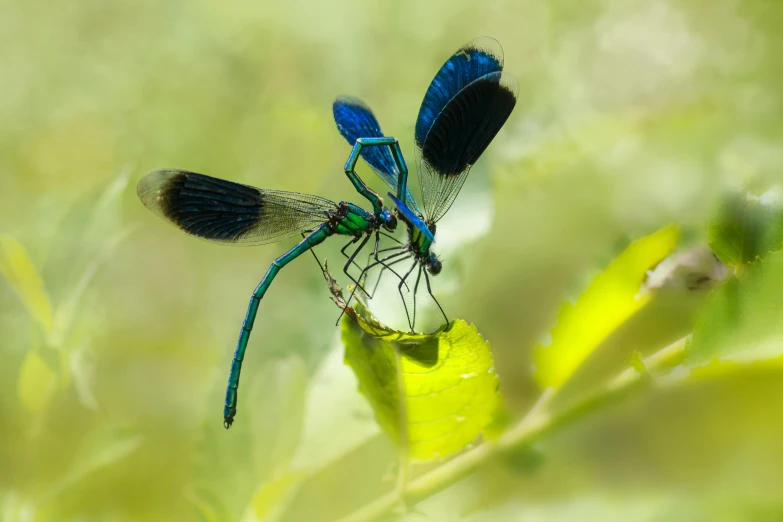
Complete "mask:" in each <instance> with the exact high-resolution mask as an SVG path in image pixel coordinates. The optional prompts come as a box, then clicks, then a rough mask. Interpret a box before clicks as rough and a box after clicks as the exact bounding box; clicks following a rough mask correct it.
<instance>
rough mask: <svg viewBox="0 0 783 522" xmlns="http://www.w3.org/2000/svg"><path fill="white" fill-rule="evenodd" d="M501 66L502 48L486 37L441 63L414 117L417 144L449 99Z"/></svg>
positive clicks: (466, 46) (464, 47)
mask: <svg viewBox="0 0 783 522" xmlns="http://www.w3.org/2000/svg"><path fill="white" fill-rule="evenodd" d="M502 70H503V48H502V47H501V46H500V44H499V43H498V41H497V40H495V39H493V38H489V37H482V38H476V39H475V40H472V41H470V42H468V43H467V44H465V45H463V46H462V47H461V48H460V49H459V50H458V51H457V52H456V53H454V55H452V57H451V58H449V59H448V60H447V61H446V63H444V64H443V66H441V68H440V70H438V72H437V74H436V75H435V77H434V78H433V79H432V82H431V83H430V86H429V88H428V89H427V92H426V94H425V95H424V99H423V100H422V102H421V107H420V108H419V116H418V118H417V120H416V132H415V138H416V145H418V146H419V147H421V145H422V144H423V143H424V140H425V138H426V137H427V134H428V133H429V132H430V129H431V127H432V125H433V123H434V122H435V120H436V119H437V117H438V115H439V114H440V113H441V111H442V110H443V108H444V107H445V106H446V104H448V103H449V101H450V100H451V99H452V98H454V96H456V95H457V93H458V92H460V91H461V90H462V89H464V88H465V87H466V86H467V85H468V84H470V83H472V82H473V81H475V80H477V79H479V78H481V77H482V76H486V75H487V74H491V73H494V72H499V71H502Z"/></svg>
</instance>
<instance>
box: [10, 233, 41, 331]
mask: <svg viewBox="0 0 783 522" xmlns="http://www.w3.org/2000/svg"><path fill="white" fill-rule="evenodd" d="M0 273H1V274H3V275H4V276H5V278H6V280H7V281H8V284H10V285H11V288H13V290H14V292H16V294H17V295H18V296H19V299H21V300H22V304H23V305H24V307H25V308H26V309H27V312H28V313H29V314H30V317H32V318H33V319H34V320H35V322H37V323H38V324H39V325H40V326H41V328H42V329H43V331H44V332H46V333H47V334H48V333H49V332H51V331H52V326H53V319H52V305H51V303H50V302H49V297H48V296H47V295H46V291H45V290H44V284H43V281H42V280H41V277H40V276H39V275H38V271H37V270H36V269H35V266H34V265H33V263H32V261H31V260H30V257H29V256H28V255H27V251H26V250H25V248H24V247H23V246H22V245H21V243H19V242H18V241H17V240H16V239H14V238H13V237H11V236H6V235H0Z"/></svg>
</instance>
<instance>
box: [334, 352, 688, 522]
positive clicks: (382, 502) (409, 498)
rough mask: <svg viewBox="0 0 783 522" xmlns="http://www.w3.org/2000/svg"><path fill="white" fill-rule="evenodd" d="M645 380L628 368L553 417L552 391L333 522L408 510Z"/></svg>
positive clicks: (659, 363)
mask: <svg viewBox="0 0 783 522" xmlns="http://www.w3.org/2000/svg"><path fill="white" fill-rule="evenodd" d="M687 340H688V337H687V336H686V337H683V338H682V339H679V340H678V341H675V342H674V343H672V344H670V345H669V346H667V347H666V348H663V349H662V350H660V351H658V352H656V353H654V354H653V355H651V356H650V357H647V358H646V359H645V360H644V363H645V367H646V368H647V371H648V372H650V371H654V370H657V369H661V368H668V367H672V366H674V365H676V364H678V363H679V362H681V360H682V357H683V355H684V353H685V344H686V342H687ZM648 377H649V373H640V372H638V371H637V370H635V369H634V368H628V369H626V370H625V371H623V372H621V373H620V374H619V375H617V376H616V377H614V378H613V379H611V380H610V381H608V382H607V383H606V384H604V385H603V386H602V387H600V388H599V389H598V390H596V391H595V392H593V393H591V394H590V395H589V396H587V397H585V398H583V399H581V400H579V401H577V402H576V403H574V404H572V405H571V406H569V407H567V408H565V409H564V410H562V411H560V412H558V413H557V415H552V414H550V413H547V412H546V406H547V405H548V404H549V403H550V402H551V399H552V397H553V396H554V390H551V389H550V390H547V391H545V392H544V393H543V394H542V395H541V397H540V398H539V400H538V402H536V404H535V405H534V406H533V408H532V409H531V410H530V412H529V413H528V414H527V415H526V416H525V417H524V418H523V419H522V420H521V421H520V422H519V423H518V424H517V425H516V426H514V427H512V428H511V429H510V430H508V431H507V432H505V433H504V434H503V435H501V436H500V437H498V438H497V439H495V440H491V441H486V442H484V443H483V444H481V445H480V446H477V447H476V448H474V449H472V450H470V451H467V452H465V453H463V454H461V455H460V456H458V457H455V458H453V459H451V460H450V461H448V462H446V463H445V464H443V465H441V466H438V467H437V468H435V469H434V470H432V471H430V472H428V473H425V474H424V475H422V476H420V477H418V478H416V479H414V480H412V481H410V482H408V484H407V485H406V486H405V488H404V490H403V491H402V492H399V491H394V492H391V493H387V494H385V495H383V496H381V497H379V498H377V499H376V500H374V501H373V502H371V503H369V504H367V505H365V506H363V507H361V508H359V509H358V510H357V511H355V512H354V513H352V514H350V515H348V516H347V517H345V518H342V519H340V520H339V521H338V522H370V521H372V520H375V519H377V518H380V517H381V516H383V515H385V514H387V513H388V512H389V511H390V510H391V509H393V508H394V507H395V506H396V505H398V504H399V502H400V500H401V499H402V500H403V501H404V502H405V504H406V505H408V506H412V505H414V504H417V503H418V502H421V501H422V500H424V499H426V498H428V497H430V496H432V495H434V494H435V493H437V492H439V491H442V490H444V489H445V488H447V487H448V486H451V485H452V484H454V483H456V482H458V481H460V480H462V479H463V478H465V477H467V476H468V475H470V474H471V473H473V471H475V470H476V469H477V468H478V467H479V466H481V465H483V464H484V463H486V462H488V461H490V460H491V459H493V458H495V457H496V456H498V455H502V454H504V453H506V452H509V451H512V450H515V449H517V448H520V447H525V446H530V445H532V444H534V443H536V442H537V441H538V440H540V439H541V438H542V437H544V436H545V435H548V434H549V433H551V432H553V431H556V430H557V429H560V428H562V427H564V426H567V425H568V424H570V423H572V422H574V421H576V420H579V419H580V418H582V417H584V416H586V415H587V414H589V413H592V412H594V411H596V410H599V409H601V408H603V407H604V406H605V405H607V404H611V403H612V402H614V401H616V400H618V399H621V398H624V397H626V396H627V395H628V393H630V392H631V391H635V390H637V389H641V388H643V387H644V385H646V384H648V383H650V382H651V380H650V379H649V378H648Z"/></svg>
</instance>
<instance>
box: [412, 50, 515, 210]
mask: <svg viewBox="0 0 783 522" xmlns="http://www.w3.org/2000/svg"><path fill="white" fill-rule="evenodd" d="M502 70H503V50H502V49H501V48H500V44H498V42H497V41H496V40H493V39H492V38H486V37H485V38H479V39H476V40H473V41H472V42H470V43H468V44H466V45H465V46H463V47H462V48H461V49H460V50H459V51H457V52H456V53H455V54H454V55H453V56H452V57H451V58H449V59H448V61H446V63H445V64H443V66H442V67H441V68H440V70H439V71H438V73H437V74H436V75H435V78H434V79H433V80H432V83H431V84H430V86H429V88H428V89H427V93H426V94H425V96H424V100H423V101H422V104H421V109H419V117H418V120H417V121H416V133H415V139H416V145H417V147H418V153H419V162H420V166H419V180H420V182H421V189H422V197H423V199H424V209H425V210H426V216H427V220H428V221H429V222H432V223H434V222H436V221H438V220H439V219H440V218H441V217H443V215H444V214H445V213H446V212H447V211H448V209H449V207H451V204H452V203H453V202H454V199H455V198H456V197H457V194H458V193H459V190H460V189H461V188H462V184H463V183H464V182H465V179H466V177H467V175H468V172H469V171H470V167H471V166H473V164H474V163H475V162H476V161H478V159H479V157H480V156H481V154H482V153H483V152H484V150H485V149H486V148H487V147H488V146H489V144H490V142H491V141H492V139H493V138H494V137H495V135H496V134H497V133H498V131H500V128H501V127H502V126H503V124H504V123H505V122H506V119H508V116H509V115H510V114H511V111H512V110H513V109H514V105H515V104H516V99H517V92H518V90H519V88H518V85H517V81H516V79H515V78H514V77H513V76H512V75H509V74H506V73H503V72H502Z"/></svg>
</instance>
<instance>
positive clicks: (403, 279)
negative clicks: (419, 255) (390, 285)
mask: <svg viewBox="0 0 783 522" xmlns="http://www.w3.org/2000/svg"><path fill="white" fill-rule="evenodd" d="M418 264H419V260H418V259H414V260H413V264H412V265H411V268H410V270H408V272H406V274H405V276H404V277H403V278H402V279H401V280H400V284H399V285H398V286H397V291H398V292H399V293H400V298H401V299H402V306H403V307H405V317H407V318H408V326H410V327H411V332H413V324H412V323H411V314H410V313H408V303H407V302H405V295H403V293H402V285H403V284H405V280H406V279H408V276H409V275H411V272H413V269H414V268H416V265H418Z"/></svg>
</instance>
